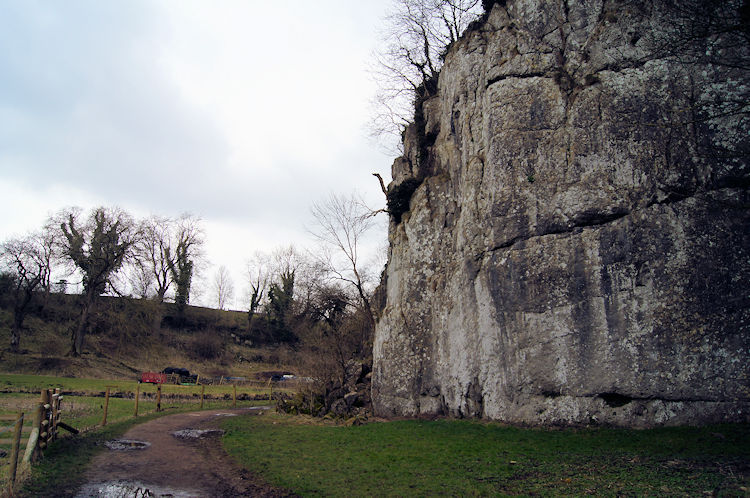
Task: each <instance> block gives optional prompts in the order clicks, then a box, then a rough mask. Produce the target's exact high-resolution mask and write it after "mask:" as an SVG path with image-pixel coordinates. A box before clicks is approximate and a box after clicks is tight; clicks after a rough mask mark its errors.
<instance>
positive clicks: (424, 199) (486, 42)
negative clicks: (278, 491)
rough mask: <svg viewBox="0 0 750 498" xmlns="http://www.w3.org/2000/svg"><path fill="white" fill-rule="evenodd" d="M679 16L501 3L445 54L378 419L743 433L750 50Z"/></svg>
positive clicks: (749, 364) (402, 264)
mask: <svg viewBox="0 0 750 498" xmlns="http://www.w3.org/2000/svg"><path fill="white" fill-rule="evenodd" d="M677 3H678V4H679V3H680V2H677ZM688 3H689V2H688ZM719 3H720V2H719ZM729 3H731V2H729ZM735 3H736V4H741V3H742V2H741V1H740V2H735ZM675 9H679V7H674V8H672V10H669V8H668V6H667V5H666V4H665V5H660V4H659V2H658V1H644V2H638V1H624V0H623V1H602V0H599V1H589V0H586V1H580V2H566V1H563V0H537V1H534V0H516V1H513V0H509V1H507V2H502V3H501V4H498V5H495V6H494V8H493V9H492V11H491V13H490V14H489V16H488V17H487V19H486V20H485V21H484V22H483V23H481V25H479V26H477V27H476V28H475V29H473V30H472V31H471V32H469V33H467V34H465V35H464V37H462V39H461V40H459V41H458V42H457V43H455V44H454V45H453V46H452V47H451V49H450V51H449V52H448V55H447V57H446V60H445V65H444V67H443V70H442V71H441V74H440V78H439V83H438V91H437V94H436V95H435V96H434V97H432V98H430V99H428V100H426V101H425V102H423V103H422V104H421V108H420V109H419V110H420V111H421V115H420V113H419V112H418V114H417V120H416V123H415V124H414V125H412V126H411V127H410V128H409V129H408V130H407V132H406V134H405V140H404V147H405V154H404V156H403V157H401V158H399V159H397V160H396V161H395V163H394V165H393V179H394V181H393V183H392V184H391V185H390V187H389V190H390V191H391V192H393V191H394V190H395V189H396V188H397V187H398V185H401V184H403V183H404V182H407V181H410V182H412V183H417V182H418V185H419V186H418V188H416V190H415V191H414V193H413V194H412V195H411V200H410V204H409V206H410V209H409V210H408V211H407V212H405V213H403V215H402V216H401V219H400V220H399V222H398V223H397V222H396V220H395V219H394V218H393V217H392V220H391V226H390V230H389V238H390V245H391V247H390V254H389V262H388V266H387V270H386V278H387V287H386V294H387V297H386V300H385V301H386V302H385V306H384V308H383V310H382V312H381V314H380V317H379V320H378V324H377V328H376V337H375V345H374V368H373V385H372V396H373V405H374V409H375V412H376V414H377V415H380V416H432V415H448V416H458V417H482V418H490V419H496V420H502V421H507V422H512V423H524V424H536V425H539V424H589V423H603V424H614V425H623V426H635V427H646V426H653V425H664V424H686V423H704V422H712V421H750V361H749V360H750V209H749V206H750V192H749V191H748V185H749V184H750V166H749V165H748V156H749V155H750V119H749V118H748V109H747V102H748V101H749V100H750V88H749V87H748V82H750V77H748V76H750V73H749V72H748V70H747V67H748V65H749V64H747V61H748V60H750V53H749V52H748V48H747V44H746V43H744V44H742V43H740V44H735V47H734V49H733V50H734V52H732V53H731V54H728V52H727V51H726V50H724V51H722V49H721V46H720V43H717V44H715V45H714V46H706V45H702V43H703V42H702V41H698V42H695V43H696V44H697V45H680V37H681V36H682V35H684V30H686V29H687V28H688V27H689V26H686V25H685V23H687V22H689V21H690V19H692V18H695V16H693V17H692V18H691V17H690V13H685V12H678V11H677V10H675ZM734 12H735V13H736V12H737V11H736V10H735V11H734ZM691 29H698V28H691ZM744 36H745V38H744V40H745V42H746V41H747V32H745V35H744ZM740 38H742V37H741V36H740ZM715 41H716V40H715V39H714V42H715ZM720 41H721V40H720ZM691 43H692V42H691ZM727 43H728V42H727ZM717 46H718V47H719V48H717ZM674 51H678V52H679V53H674ZM676 55H679V57H678V56H676ZM722 56H726V57H730V56H731V57H734V59H733V60H740V61H742V60H744V61H745V63H746V64H745V66H744V67H742V65H741V64H729V63H726V64H725V63H724V62H725V61H723V60H722V59H721V57H722ZM743 106H744V107H743Z"/></svg>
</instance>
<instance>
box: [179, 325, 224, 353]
mask: <svg viewBox="0 0 750 498" xmlns="http://www.w3.org/2000/svg"><path fill="white" fill-rule="evenodd" d="M187 348H188V351H187V354H188V356H189V357H190V358H192V359H194V360H215V359H217V358H219V357H220V356H222V354H223V353H224V343H223V341H222V340H221V338H220V337H219V335H218V334H217V333H216V332H215V331H212V330H208V331H205V332H200V333H198V334H196V335H195V336H194V337H193V339H192V340H191V341H190V342H189V343H188V344H187Z"/></svg>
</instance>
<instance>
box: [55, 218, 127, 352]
mask: <svg viewBox="0 0 750 498" xmlns="http://www.w3.org/2000/svg"><path fill="white" fill-rule="evenodd" d="M57 221H58V223H59V227H60V233H61V235H62V236H61V237H60V238H59V239H60V248H61V250H62V251H61V252H62V253H63V254H64V256H65V257H66V258H68V260H69V261H70V262H71V263H72V264H73V265H74V266H75V267H76V268H77V269H78V270H80V272H81V274H82V276H83V297H82V303H81V316H80V318H79V320H78V324H77V325H76V326H75V327H74V329H73V333H72V336H71V350H70V354H71V355H72V356H80V354H81V352H82V349H83V339H84V336H85V334H86V328H87V324H88V317H89V314H90V312H91V310H92V308H93V307H94V305H95V304H96V301H97V299H98V297H99V296H101V295H102V294H104V293H105V292H106V291H107V288H108V286H109V287H111V284H112V279H113V278H114V276H115V275H116V274H117V272H118V271H119V270H120V268H122V266H123V264H124V263H125V261H126V259H127V258H128V257H129V256H130V255H131V253H132V249H133V245H134V244H135V243H136V241H137V240H138V236H139V232H138V230H137V229H136V225H135V222H134V221H133V218H132V217H131V216H130V215H129V214H128V213H126V212H124V211H122V210H120V209H117V208H105V207H99V208H96V209H94V210H93V211H91V213H90V214H89V216H88V217H84V216H83V215H82V214H81V210H80V209H77V208H71V209H67V210H63V211H61V212H60V213H59V214H58V217H57Z"/></svg>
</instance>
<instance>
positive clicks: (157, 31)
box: [0, 0, 393, 307]
mask: <svg viewBox="0 0 750 498" xmlns="http://www.w3.org/2000/svg"><path fill="white" fill-rule="evenodd" d="M389 4H390V2H389V1H388V0H381V1H376V0H368V1H362V2H360V1H351V0H319V1H315V2H311V1H309V0H270V1H263V2H261V1H256V0H244V1H239V0H238V1H232V0H211V1H191V0H148V1H147V0H107V1H102V0H65V1H59V0H0V196H1V197H2V199H3V202H2V206H3V207H2V214H0V241H1V240H6V239H7V238H9V237H11V236H14V235H20V234H23V233H25V232H28V231H30V230H35V229H38V228H40V227H41V226H42V224H43V223H44V220H45V219H46V218H47V217H48V215H49V214H51V213H53V212H55V211H58V210H59V209H61V208H63V207H66V206H72V205H76V206H81V207H84V208H90V207H94V206H98V205H107V206H112V205H116V206H119V207H122V208H124V209H125V210H127V211H129V212H130V213H132V214H133V215H135V216H136V217H144V216H147V215H149V214H158V215H163V216H178V215H179V214H181V213H183V212H190V213H193V214H195V215H197V216H200V217H201V218H202V219H203V220H204V226H205V228H206V232H207V233H206V235H207V242H208V244H207V247H206V249H207V253H208V257H209V260H210V262H211V263H213V264H214V265H215V266H218V265H222V264H223V265H227V266H228V267H229V269H230V271H231V272H232V274H233V276H234V280H235V286H236V287H237V294H238V296H241V295H242V288H243V286H244V284H243V283H242V282H241V279H242V276H243V275H242V271H243V268H244V261H245V260H246V259H247V258H248V257H249V256H251V255H252V254H253V252H255V251H256V250H262V251H269V250H271V249H272V248H274V247H277V246H281V245H285V244H289V243H294V244H296V245H298V246H300V247H306V246H309V245H310V244H311V240H310V236H309V235H308V234H307V233H306V232H305V229H304V227H305V225H308V224H309V218H310V214H309V212H310V211H309V207H310V205H311V204H312V203H313V202H314V201H316V200H320V199H323V198H324V197H326V196H327V195H328V193H329V192H339V193H348V192H353V191H357V192H359V193H360V194H361V195H362V196H363V197H365V199H366V200H367V201H368V202H369V203H370V204H372V205H373V207H382V205H383V204H384V201H385V199H384V196H383V194H382V192H381V191H380V187H379V185H378V183H377V180H376V179H375V178H373V177H372V176H371V173H372V172H379V173H381V174H382V175H383V177H384V178H385V179H386V181H388V180H389V179H390V165H391V162H392V159H393V157H392V156H390V155H388V154H387V153H385V152H383V151H382V149H381V148H379V147H378V146H377V145H375V144H374V143H372V142H371V141H370V139H369V138H368V137H367V130H366V123H367V121H368V118H369V116H370V114H371V111H370V104H369V100H370V99H371V97H372V96H373V94H374V85H373V83H372V81H371V80H370V76H369V74H368V72H367V67H368V64H370V62H371V60H372V56H371V53H372V51H373V50H374V49H375V48H376V46H377V42H378V36H377V33H378V29H380V28H381V26H382V17H383V15H384V14H385V11H386V10H387V8H388V6H389ZM382 225H383V224H381V226H382ZM382 237H383V238H384V237H385V234H384V233H383V234H382ZM210 271H211V270H209V272H210ZM235 307H241V303H239V302H238V303H236V304H235Z"/></svg>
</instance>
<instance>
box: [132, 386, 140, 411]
mask: <svg viewBox="0 0 750 498" xmlns="http://www.w3.org/2000/svg"><path fill="white" fill-rule="evenodd" d="M140 394H141V384H140V382H139V383H138V384H136V386H135V413H134V414H133V417H137V416H138V397H139V395H140Z"/></svg>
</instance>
